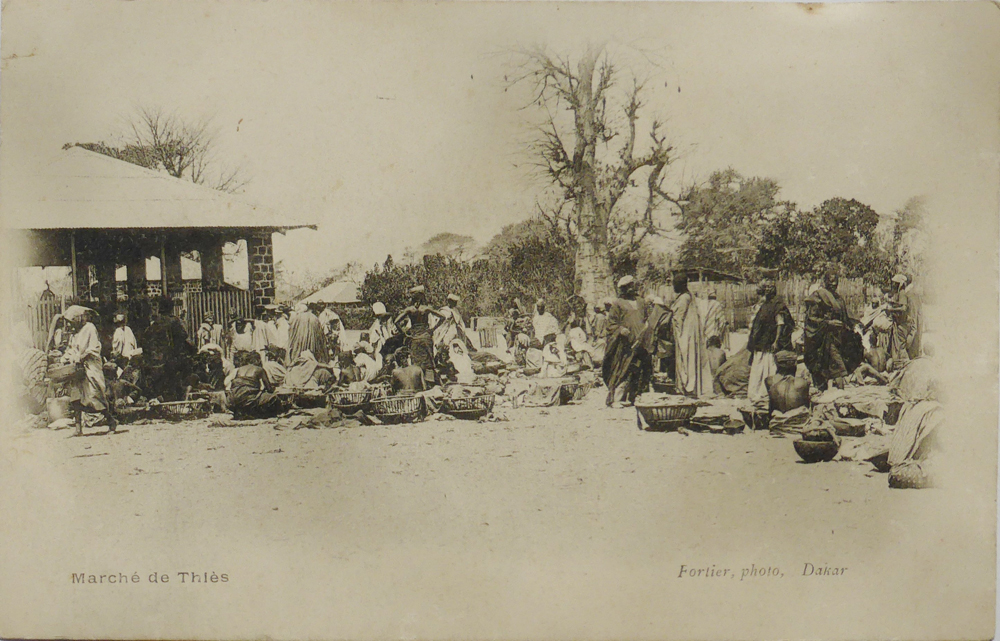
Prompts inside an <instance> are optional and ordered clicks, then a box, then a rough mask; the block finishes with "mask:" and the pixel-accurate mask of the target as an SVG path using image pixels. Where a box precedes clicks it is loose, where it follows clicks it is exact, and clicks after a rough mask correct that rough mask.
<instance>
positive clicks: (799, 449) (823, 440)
mask: <svg viewBox="0 0 1000 641" xmlns="http://www.w3.org/2000/svg"><path fill="white" fill-rule="evenodd" d="M792 445H793V446H794V447H795V453H796V454H798V455H799V457H800V458H801V459H802V460H803V461H805V462H806V463H820V462H824V461H832V460H833V459H834V457H835V456H837V452H839V451H840V439H838V438H837V437H836V436H835V435H834V434H833V433H831V432H830V430H827V429H822V428H819V429H812V430H808V431H806V432H803V434H802V438H801V439H799V440H797V441H793V442H792Z"/></svg>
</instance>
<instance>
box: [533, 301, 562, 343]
mask: <svg viewBox="0 0 1000 641" xmlns="http://www.w3.org/2000/svg"><path fill="white" fill-rule="evenodd" d="M531 327H532V329H533V330H534V332H535V338H537V339H538V340H540V341H542V342H543V343H544V342H545V338H546V337H547V336H548V335H549V334H551V335H553V336H558V335H559V321H558V320H556V317H555V316H553V315H552V314H551V313H550V312H548V311H547V310H546V309H545V301H544V300H542V299H541V298H539V299H538V302H536V303H535V314H534V316H532V318H531Z"/></svg>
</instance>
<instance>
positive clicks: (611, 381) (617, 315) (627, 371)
mask: <svg viewBox="0 0 1000 641" xmlns="http://www.w3.org/2000/svg"><path fill="white" fill-rule="evenodd" d="M622 327H625V328H627V329H628V331H629V333H628V336H622V335H621V334H620V333H619V330H620V329H621V328H622ZM645 330H646V308H645V305H644V304H643V303H642V302H641V301H634V300H626V299H624V298H619V299H617V300H615V302H614V304H613V305H612V306H611V311H610V312H609V313H608V341H609V344H608V351H607V353H606V354H605V355H604V363H603V364H602V366H601V374H602V375H603V378H604V384H605V385H607V386H608V400H607V404H608V405H610V404H611V403H612V402H613V401H614V396H615V390H616V389H617V388H618V387H620V386H622V385H625V386H626V390H625V399H626V400H627V401H634V400H635V397H636V395H637V394H638V393H640V392H641V390H640V385H641V380H642V376H643V366H644V364H645V362H646V361H647V360H648V359H649V353H648V352H646V350H645V349H644V348H643V339H644V333H645Z"/></svg>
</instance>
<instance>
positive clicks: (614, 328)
mask: <svg viewBox="0 0 1000 641" xmlns="http://www.w3.org/2000/svg"><path fill="white" fill-rule="evenodd" d="M836 274H837V272H836V270H835V269H831V270H830V272H829V273H828V274H827V275H826V277H825V278H824V279H823V282H822V283H821V284H820V285H818V286H817V287H816V288H815V291H813V292H812V293H811V294H810V295H809V296H808V298H807V299H806V301H805V313H804V316H803V319H804V320H803V323H802V325H803V326H802V327H801V328H799V327H796V321H795V317H794V315H793V314H792V313H791V311H790V310H789V308H788V306H787V305H786V304H785V302H784V301H783V300H782V298H781V296H779V295H778V292H777V288H776V286H775V285H774V284H773V283H769V282H764V283H762V284H760V286H759V287H758V290H757V293H758V295H759V300H758V302H757V304H756V305H755V309H754V310H753V313H752V322H751V323H750V327H749V333H748V336H747V343H746V347H745V348H744V349H740V350H736V351H735V352H733V351H731V350H730V351H729V353H728V355H727V349H726V348H727V347H730V343H731V340H732V338H731V336H730V329H731V328H730V323H729V320H728V318H727V311H726V310H725V309H724V308H723V306H722V305H721V304H720V302H719V301H718V300H716V298H715V296H714V295H712V294H709V295H708V296H707V297H706V298H698V297H695V296H694V295H693V294H692V292H691V291H689V289H688V282H687V277H686V274H685V273H684V272H678V273H676V274H674V275H673V277H672V288H673V293H674V296H673V298H672V300H671V302H670V303H669V304H667V303H665V302H664V300H663V299H662V298H660V297H659V296H656V295H647V296H645V297H640V296H639V283H638V282H637V281H636V280H635V278H634V277H632V276H625V277H623V278H622V279H620V280H619V281H618V282H617V288H616V290H617V296H615V297H613V298H606V299H604V300H602V301H600V302H599V303H597V304H596V305H588V304H587V303H586V301H584V300H583V299H582V298H580V297H575V298H574V299H573V300H571V301H569V309H570V311H569V313H568V316H567V318H566V319H565V320H562V321H560V320H559V319H557V318H556V317H555V316H554V315H553V314H552V313H551V311H549V308H548V306H547V305H546V302H545V301H544V300H538V301H536V302H535V304H534V306H533V309H530V310H528V309H525V307H524V306H522V305H521V304H520V302H519V301H518V305H517V306H516V307H514V308H512V309H511V310H510V311H509V312H508V314H507V315H506V317H505V318H503V319H493V320H499V321H500V322H499V323H495V324H494V325H492V327H493V328H494V329H495V330H496V332H497V334H498V336H499V337H500V340H499V341H498V342H497V343H496V344H492V343H490V344H483V342H482V341H481V340H479V337H478V336H477V335H475V333H474V332H473V331H472V330H470V328H469V326H468V325H467V323H466V320H465V317H464V316H463V314H462V313H461V311H460V306H461V302H462V301H461V299H460V298H459V297H458V296H457V295H455V294H449V295H448V296H447V298H446V299H445V301H444V304H443V305H442V306H440V307H435V306H431V305H430V304H428V301H427V296H426V290H425V288H424V287H423V286H420V285H418V286H415V287H413V288H411V289H410V290H409V292H408V297H409V300H408V301H407V304H406V305H405V307H403V308H402V309H399V310H397V311H396V312H395V313H390V312H389V310H388V309H387V308H386V305H385V304H383V303H382V302H376V303H374V304H373V305H372V306H371V311H372V315H373V316H374V321H373V322H372V324H371V325H370V327H368V328H367V330H363V331H361V332H356V331H355V332H348V331H347V329H346V327H345V325H344V323H343V321H342V320H341V318H340V316H339V315H338V314H337V313H336V312H335V311H334V310H333V309H332V308H331V307H329V306H326V305H323V304H318V303H314V304H302V303H300V304H298V305H296V306H295V307H294V308H291V307H289V306H286V305H269V306H267V307H265V308H264V310H263V312H262V313H261V314H260V315H259V316H258V317H257V318H243V317H240V315H239V314H237V313H236V312H235V310H231V311H230V314H229V316H230V319H229V321H228V324H227V325H223V324H222V323H220V322H219V321H218V320H217V319H216V317H215V315H214V314H213V313H211V312H208V313H206V314H205V315H204V317H203V318H202V319H201V323H200V325H199V326H198V328H197V330H196V332H195V334H194V336H189V335H188V332H187V331H186V329H185V327H184V323H183V322H182V319H181V318H180V317H179V315H177V314H175V313H174V309H173V301H172V300H171V299H169V298H163V299H160V300H159V301H158V303H157V304H156V305H155V307H154V308H153V309H151V313H150V314H149V318H148V322H143V323H142V326H141V327H140V328H136V327H134V326H133V324H132V323H130V322H129V320H130V319H129V317H128V315H127V314H126V312H125V311H119V312H117V313H115V314H114V316H113V321H114V322H113V330H111V331H110V332H109V331H108V330H104V331H103V332H102V331H100V330H99V327H103V326H104V324H103V323H101V321H100V317H99V315H98V314H97V313H96V312H95V311H94V310H92V309H90V308H87V307H82V306H72V307H70V308H68V309H67V310H66V311H65V312H64V313H63V314H61V315H59V316H57V317H56V318H55V319H54V320H53V322H52V325H51V328H50V332H49V336H48V340H47V341H46V346H45V349H44V350H43V351H42V354H43V355H44V356H45V358H44V359H43V360H44V361H46V362H47V363H48V364H49V365H51V364H54V363H57V364H75V365H77V366H78V367H79V369H80V370H81V371H82V372H84V373H85V375H80V376H78V377H77V378H74V379H72V380H71V381H69V382H67V383H65V384H64V386H65V388H66V389H65V390H64V391H66V392H69V396H70V397H71V399H72V402H73V405H74V407H75V408H76V409H77V410H79V411H90V412H99V413H103V414H104V415H105V416H106V417H107V421H108V424H109V425H110V426H113V425H114V422H115V417H114V414H115V407H116V406H121V405H123V404H126V403H134V402H141V401H145V400H148V399H157V400H159V401H161V402H165V401H176V400H182V399H185V398H188V397H189V396H190V394H191V393H192V392H226V398H227V401H228V407H229V409H230V410H231V411H232V412H233V413H234V416H237V417H265V416H273V415H275V414H277V413H279V412H280V411H281V409H282V403H281V400H280V398H279V396H278V395H277V394H276V391H277V390H278V389H279V388H284V389H286V390H294V391H302V390H323V391H329V390H332V389H335V388H341V389H347V388H350V387H351V386H352V385H353V386H355V387H357V386H359V385H360V386H364V385H371V384H375V383H379V382H382V383H386V384H388V385H390V386H391V388H392V390H393V391H395V392H403V393H408V392H419V391H424V390H428V389H430V388H433V387H435V386H439V385H443V384H446V383H462V384H471V383H472V382H473V381H474V380H475V378H476V376H477V375H481V374H483V373H496V372H499V371H512V370H516V371H519V372H520V373H521V375H523V376H525V377H538V378H558V377H562V376H566V375H571V374H574V373H576V372H580V371H583V370H595V371H596V372H597V373H598V374H599V377H600V380H601V381H603V383H604V384H605V385H606V387H607V395H606V398H605V402H606V405H608V406H609V407H622V406H627V405H632V404H634V403H635V401H636V399H637V397H638V396H639V395H640V394H643V393H644V392H646V391H648V390H649V389H650V383H651V380H652V379H653V378H654V376H655V377H656V378H657V379H659V380H660V381H663V382H665V383H666V384H667V385H669V387H671V388H672V390H673V391H674V393H676V394H680V395H685V396H689V397H693V398H707V397H712V396H745V397H747V398H748V399H749V400H750V401H751V402H752V403H753V405H754V406H755V407H758V408H760V409H762V410H763V409H767V408H771V407H776V406H779V407H787V406H788V405H789V404H790V403H792V401H793V400H794V399H802V398H807V397H808V393H809V390H810V389H811V388H812V389H815V390H819V391H822V390H825V389H827V388H828V387H829V386H834V387H840V388H842V387H843V386H844V385H845V381H847V380H849V379H851V380H860V379H863V378H864V377H865V376H868V377H871V378H872V379H874V380H878V381H882V382H884V381H885V380H887V377H888V375H890V374H891V373H892V372H893V371H898V370H900V369H902V368H903V367H904V366H905V364H906V363H907V362H908V361H909V360H910V359H912V358H915V357H916V356H918V355H919V353H920V335H921V328H920V324H919V311H918V309H917V307H916V304H915V303H916V301H915V300H914V299H913V297H912V294H910V293H909V289H908V285H909V284H910V280H909V279H908V278H907V277H906V276H905V275H897V276H896V277H895V278H893V290H892V291H891V292H881V293H876V294H875V295H873V296H872V297H871V299H870V301H869V302H868V304H867V305H866V307H865V310H864V313H863V315H862V316H863V317H862V318H861V319H852V318H851V317H850V315H849V314H848V309H847V306H846V304H845V302H844V300H843V298H842V297H841V296H840V295H839V294H838V293H837V288H838V278H837V275H836ZM102 333H103V334H105V335H106V337H105V338H104V340H102ZM108 333H110V335H109V336H107V334H108ZM28 351H29V352H30V350H28ZM36 351H37V350H36ZM21 362H22V364H23V365H24V364H26V365H25V366H24V367H22V368H21V369H22V378H27V379H32V378H37V377H38V376H39V373H38V370H39V366H38V357H37V354H34V355H33V357H25V358H23V359H22V360H21ZM25 367H27V368H28V369H29V370H30V372H28V373H25V372H26V370H25ZM43 369H44V368H43ZM852 377H853V379H852ZM789 378H791V379H792V380H789ZM26 389H27V387H26ZM31 389H33V390H35V391H34V396H35V397H36V398H35V400H36V402H41V401H42V400H44V399H41V398H38V397H39V396H40V394H41V392H39V391H38V390H39V389H40V386H39V384H38V382H37V381H35V383H34V386H33V387H31ZM790 399H791V400H790Z"/></svg>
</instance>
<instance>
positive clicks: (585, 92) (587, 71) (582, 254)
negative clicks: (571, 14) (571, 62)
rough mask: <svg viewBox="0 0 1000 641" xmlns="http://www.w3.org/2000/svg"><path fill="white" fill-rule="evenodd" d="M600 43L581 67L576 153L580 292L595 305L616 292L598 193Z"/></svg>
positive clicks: (603, 216)
mask: <svg viewBox="0 0 1000 641" xmlns="http://www.w3.org/2000/svg"><path fill="white" fill-rule="evenodd" d="M600 53H601V50H600V48H599V47H591V48H590V49H589V50H588V51H587V53H586V55H584V56H583V58H582V59H581V60H580V63H579V65H578V67H577V74H578V82H577V89H576V94H577V108H576V110H575V112H576V149H575V152H574V154H573V156H574V157H573V161H574V165H575V171H574V174H575V176H576V201H575V203H574V210H575V212H574V213H575V214H576V216H577V223H578V229H579V233H578V234H577V235H578V238H577V241H578V244H577V247H578V248H577V252H576V281H577V285H578V289H577V292H578V293H579V295H580V296H583V298H584V299H585V300H586V301H587V303H589V304H591V305H593V304H595V303H597V302H598V301H599V300H600V299H601V298H603V297H605V296H611V295H614V291H615V290H614V287H613V286H612V284H611V260H610V253H609V251H608V227H607V226H608V213H609V212H604V211H602V208H601V206H600V204H599V200H598V195H597V122H596V120H597V105H596V104H594V103H595V98H594V91H593V84H594V70H595V68H596V67H597V59H598V57H599V56H600Z"/></svg>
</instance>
